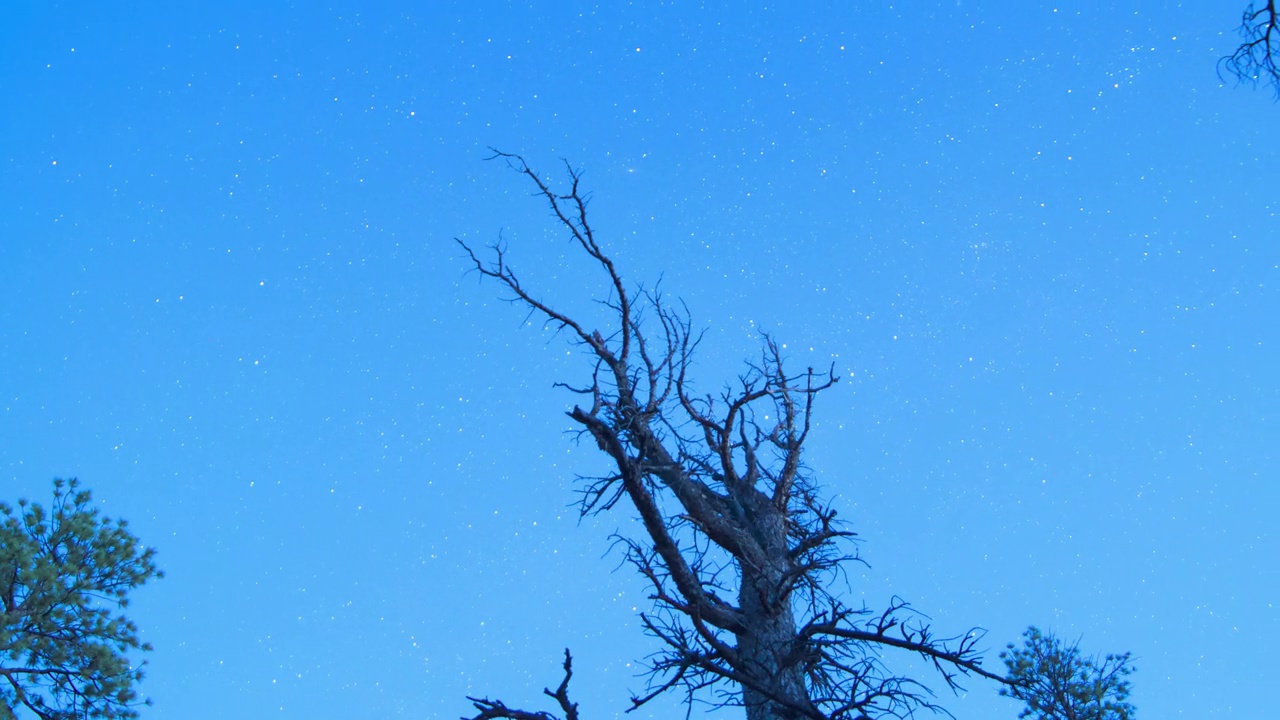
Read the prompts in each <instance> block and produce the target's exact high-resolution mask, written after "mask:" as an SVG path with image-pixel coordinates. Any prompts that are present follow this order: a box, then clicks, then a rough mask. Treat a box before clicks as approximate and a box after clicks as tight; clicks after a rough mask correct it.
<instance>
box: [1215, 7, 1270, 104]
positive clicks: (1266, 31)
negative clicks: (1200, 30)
mask: <svg viewBox="0 0 1280 720" xmlns="http://www.w3.org/2000/svg"><path fill="white" fill-rule="evenodd" d="M1237 32H1238V33H1239V34H1240V38H1241V40H1243V42H1241V43H1240V46H1239V47H1237V48H1236V50H1235V52H1233V53H1231V54H1230V55H1225V56H1223V57H1222V58H1221V59H1219V60H1218V77H1219V78H1222V77H1223V75H1230V76H1232V77H1234V78H1235V79H1236V82H1237V83H1249V84H1250V85H1253V86H1254V87H1257V85H1258V82H1259V81H1262V82H1264V83H1267V84H1270V85H1271V88H1272V90H1274V91H1275V94H1276V98H1277V99H1280V12H1278V11H1277V7H1276V0H1266V2H1264V3H1259V2H1250V3H1249V5H1248V6H1247V7H1245V9H1244V13H1243V14H1242V15H1241V18H1240V27H1239V28H1237Z"/></svg>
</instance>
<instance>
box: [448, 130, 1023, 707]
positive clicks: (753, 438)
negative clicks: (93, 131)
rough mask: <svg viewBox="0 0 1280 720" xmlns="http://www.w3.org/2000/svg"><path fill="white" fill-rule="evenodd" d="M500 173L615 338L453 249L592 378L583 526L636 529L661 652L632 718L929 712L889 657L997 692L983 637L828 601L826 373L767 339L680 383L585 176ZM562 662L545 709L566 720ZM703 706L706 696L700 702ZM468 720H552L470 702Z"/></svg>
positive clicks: (663, 329) (832, 566)
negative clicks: (818, 467)
mask: <svg viewBox="0 0 1280 720" xmlns="http://www.w3.org/2000/svg"><path fill="white" fill-rule="evenodd" d="M490 159H499V160H502V161H503V162H505V163H506V164H507V165H508V166H509V167H510V168H511V169H513V170H514V171H516V172H518V173H520V174H521V175H523V176H524V177H525V178H527V179H528V181H529V182H531V183H532V184H533V186H534V187H535V188H536V193H535V195H537V196H540V197H541V198H542V199H543V200H544V201H545V202H546V203H547V204H548V205H549V207H550V209H551V215H552V217H553V218H554V219H555V221H556V222H557V223H558V224H559V225H560V226H561V227H562V228H563V229H564V230H565V231H567V233H568V234H569V235H570V236H571V238H572V240H573V242H574V243H575V244H576V245H577V246H578V248H579V249H580V250H581V251H582V252H584V253H585V254H586V255H587V256H588V257H589V258H590V259H591V260H592V261H593V264H594V265H595V266H596V267H597V268H598V269H599V271H600V272H601V274H602V275H603V277H604V278H605V279H606V281H607V283H608V286H609V295H608V297H607V298H605V299H603V300H602V302H603V304H604V305H605V306H606V307H607V308H608V310H609V311H610V312H609V314H610V315H611V317H612V325H611V327H607V328H605V329H603V330H600V329H596V328H592V327H588V326H585V325H583V324H582V323H581V322H579V321H578V320H577V319H575V318H574V317H572V316H570V315H569V314H567V313H566V312H564V311H562V310H561V309H559V308H557V307H554V306H552V305H550V304H548V303H546V302H544V301H543V300H541V299H540V298H539V296H538V295H537V294H536V293H535V292H534V291H533V290H531V289H529V288H528V287H526V286H525V285H524V284H523V283H522V282H521V280H520V279H519V277H518V276H517V275H516V273H515V271H514V270H513V269H512V267H511V265H510V263H509V262H508V259H507V250H506V247H505V246H504V245H502V244H501V243H499V244H498V245H496V246H494V247H493V248H491V255H489V257H488V258H487V259H482V258H481V257H480V256H479V255H477V253H476V251H475V250H474V249H473V248H472V247H471V246H469V245H467V244H466V243H464V242H462V241H461V240H459V241H458V242H459V244H460V245H461V246H462V247H463V248H464V250H465V251H466V254H467V257H469V258H470V261H471V263H472V264H473V266H474V268H475V270H476V271H477V272H478V273H480V275H481V276H483V277H485V278H489V279H491V280H493V281H496V282H497V283H498V284H499V285H500V286H501V287H503V288H504V289H505V290H506V292H508V293H510V296H509V299H510V300H511V301H512V302H513V303H515V304H517V305H520V306H523V307H524V308H526V309H527V310H528V311H529V313H530V314H531V315H533V316H539V317H542V318H543V319H544V320H545V321H546V322H547V323H548V324H550V325H552V326H554V327H556V328H557V329H558V330H560V331H563V332H565V333H567V334H568V336H569V338H570V340H571V342H573V343H574V344H576V345H578V346H580V347H582V348H584V349H585V351H586V354H587V355H588V356H589V357H590V358H591V360H592V363H593V370H592V371H591V374H590V377H589V379H588V381H587V382H586V383H585V384H583V385H581V386H578V387H570V386H567V385H562V387H566V388H568V389H569V390H571V391H572V392H574V393H576V394H577V395H578V396H580V397H581V398H582V400H581V402H580V403H579V404H577V405H575V406H574V408H573V410H571V411H570V412H569V413H568V415H569V417H570V418H572V420H573V421H574V422H575V423H577V425H578V426H579V427H580V429H581V434H582V435H585V436H588V437H590V438H591V440H593V441H594V442H595V444H596V445H597V446H598V447H599V449H600V451H601V452H603V453H605V454H606V455H607V456H608V457H609V458H610V460H611V463H610V465H611V471H610V472H609V474H607V475H604V476H602V477H590V478H582V479H581V483H582V484H581V486H580V492H581V498H580V510H581V512H582V513H583V514H584V515H589V514H593V513H600V512H605V511H608V510H611V509H614V508H615V507H618V506H619V505H622V506H624V507H629V508H630V509H631V510H632V511H634V512H635V513H636V514H638V515H639V519H640V520H641V522H642V524H643V527H644V534H643V536H640V537H624V538H620V542H621V545H622V547H623V548H624V549H625V554H626V559H627V560H628V561H629V562H630V564H631V565H632V566H633V567H634V568H635V569H636V570H637V571H638V572H639V573H640V575H641V576H643V577H644V578H645V579H646V580H647V581H648V585H649V587H650V590H651V593H650V598H651V599H652V601H653V608H652V610H651V611H649V612H645V613H642V614H641V616H640V617H641V622H642V625H643V627H644V628H645V630H646V632H647V633H648V634H649V635H651V636H652V637H654V638H656V639H657V640H658V645H659V646H660V649H659V650H658V651H657V652H656V653H655V654H654V655H652V656H651V657H650V658H649V663H648V668H647V670H648V679H649V684H648V687H647V688H646V690H645V692H643V693H641V694H638V695H635V696H633V697H632V700H631V703H632V706H631V709H635V708H638V707H640V706H642V705H644V704H645V703H646V702H648V701H650V700H652V699H653V698H655V697H657V696H658V695H660V694H662V693H665V692H667V691H670V690H683V691H684V692H685V693H687V698H686V699H687V700H688V701H692V699H693V697H694V694H695V693H698V694H699V697H701V698H704V699H706V698H711V700H710V701H711V702H713V703H716V704H719V705H722V706H728V705H740V706H743V707H745V709H746V715H747V718H748V720H782V719H800V718H808V719H811V720H857V719H858V718H862V717H866V716H871V717H897V718H903V717H909V716H911V715H913V714H914V712H915V711H916V710H918V709H921V708H930V709H940V708H939V707H938V706H937V705H935V702H934V695H933V693H932V691H931V690H930V689H929V687H928V686H927V685H925V684H923V683H922V682H920V681H917V680H915V679H913V678H909V677H904V676H902V675H898V674H895V673H894V672H893V671H892V670H891V669H890V668H889V667H888V665H887V661H888V659H889V658H890V657H891V656H892V655H894V654H895V653H908V654H914V655H916V656H918V657H922V658H924V659H925V660H926V661H927V662H928V663H929V664H930V665H932V667H933V668H934V669H935V670H936V671H937V673H938V678H939V679H940V681H941V683H942V684H943V685H945V686H947V687H949V688H951V689H953V690H954V689H957V688H958V687H959V685H958V683H959V682H960V680H961V679H962V678H963V677H964V676H980V677H982V678H986V679H989V680H994V681H997V682H999V683H1004V684H1009V683H1011V681H1009V680H1007V679H1006V678H1004V677H1003V676H1002V675H1000V674H998V673H994V672H991V671H988V670H986V669H984V667H983V666H982V662H981V655H980V653H979V649H978V643H979V642H980V640H981V639H982V637H983V634H984V633H983V631H981V630H978V629H973V630H969V631H966V632H962V633H959V634H955V635H950V636H945V635H941V634H939V633H937V632H935V631H934V629H933V628H932V626H931V625H930V622H929V620H928V618H927V617H926V616H924V615H922V614H920V613H917V612H915V611H914V610H913V609H912V608H911V607H910V605H908V604H907V603H906V602H905V601H903V600H901V599H898V598H894V599H893V600H892V601H890V602H889V603H888V606H887V607H884V608H882V609H878V610H873V609H872V608H869V607H866V606H858V607H855V606H850V605H848V604H846V603H845V601H844V600H842V599H841V598H840V597H839V595H838V594H837V593H836V592H834V590H833V586H834V581H835V580H836V579H837V577H838V575H839V573H840V571H841V568H842V566H843V565H845V564H847V563H850V562H860V558H859V556H858V554H857V549H856V547H855V546H854V545H853V543H852V540H851V538H852V537H853V535H854V533H852V532H850V531H849V530H848V529H847V528H846V527H845V526H844V525H842V524H841V523H840V522H839V521H838V520H837V516H836V511H835V509H833V508H832V507H831V506H830V505H829V504H827V503H826V502H825V501H824V500H823V498H822V496H821V493H820V490H819V488H818V487H817V486H816V485H815V483H814V481H813V478H812V475H811V474H810V472H809V471H808V469H807V468H806V466H805V464H804V462H803V459H802V454H803V450H804V444H805V441H806V440H807V439H808V437H809V432H810V428H811V422H812V418H813V412H814V408H815V403H816V402H817V400H818V396H819V395H821V394H822V393H823V392H825V391H826V390H828V389H830V388H831V387H832V386H833V385H835V384H836V381H837V378H836V376H835V375H834V373H833V369H830V368H829V369H826V370H815V369H814V368H806V369H804V370H800V371H791V370H788V369H787V368H786V363H785V358H784V356H783V353H782V350H781V348H780V346H779V344H778V343H777V342H776V341H774V339H773V338H771V337H768V336H766V337H765V338H764V343H763V351H762V353H761V356H760V359H759V360H757V361H756V362H754V363H750V364H748V365H747V367H746V369H745V371H744V372H743V373H742V374H741V375H740V376H739V377H738V378H737V380H736V381H735V382H734V383H733V384H731V385H730V386H729V387H727V388H726V389H725V390H724V391H722V392H721V393H719V394H715V395H712V394H705V393H702V392H700V391H699V390H698V389H697V388H696V387H695V384H694V382H693V380H692V378H691V377H690V371H691V368H692V360H693V357H694V354H695V351H696V350H697V348H698V344H699V340H700V337H701V336H700V335H699V334H697V333H695V332H694V331H693V330H692V328H691V324H690V321H689V318H688V315H687V313H686V312H685V311H684V309H683V307H682V306H673V305H671V304H668V303H667V302H666V301H664V299H663V298H662V297H661V296H660V295H659V294H657V293H654V292H646V291H643V290H635V289H632V287H630V286H628V285H627V283H625V282H624V281H623V278H622V275H621V274H620V272H619V271H618V269H617V267H616V266H615V265H614V262H613V260H612V259H610V258H609V256H608V255H606V254H605V252H604V250H603V248H602V247H601V245H600V243H599V241H598V240H597V238H596V235H595V232H594V230H593V228H592V226H591V224H590V223H589V221H588V218H587V204H588V203H587V196H586V195H585V194H584V192H583V190H582V189H581V179H582V176H581V173H580V172H578V171H577V170H575V169H574V168H573V167H571V166H568V165H567V164H566V168H567V173H568V188H567V190H565V191H561V190H555V189H552V187H551V185H549V184H548V182H547V181H546V180H544V179H543V177H542V176H541V175H539V174H538V173H537V172H535V171H534V170H533V169H532V168H530V167H529V165H528V164H527V163H526V162H525V160H524V158H522V157H520V156H519V155H512V154H508V153H504V152H498V151H495V153H494V155H493V156H492V157H491V158H490ZM570 675H571V671H570V659H569V656H568V651H566V659H565V679H564V682H563V683H561V685H560V687H559V689H558V690H557V691H556V692H552V691H550V690H547V691H546V692H547V694H548V695H550V696H551V697H554V698H556V700H557V701H558V702H559V704H560V707H561V709H562V711H563V712H564V713H565V720H572V719H573V718H576V716H577V709H576V706H573V705H572V704H571V703H569V701H568V695H567V688H568V682H569V677H570ZM707 691H709V692H707ZM470 699H471V700H472V702H473V703H474V704H475V706H476V709H477V710H479V711H480V713H479V714H478V715H475V716H474V718H475V720H488V719H490V718H514V719H516V720H533V719H537V720H553V719H554V718H556V716H554V715H552V714H550V713H531V712H528V711H523V710H516V709H513V708H509V707H507V706H506V705H504V704H503V703H502V702H500V701H496V700H489V699H486V698H470Z"/></svg>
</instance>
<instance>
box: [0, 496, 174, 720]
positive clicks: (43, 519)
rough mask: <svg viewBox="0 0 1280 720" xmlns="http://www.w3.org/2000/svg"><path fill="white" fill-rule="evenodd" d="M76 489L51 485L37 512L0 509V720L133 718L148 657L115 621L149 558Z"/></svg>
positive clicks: (151, 571)
mask: <svg viewBox="0 0 1280 720" xmlns="http://www.w3.org/2000/svg"><path fill="white" fill-rule="evenodd" d="M91 499H92V496H91V495H90V493H89V491H88V490H85V489H82V488H81V487H80V484H79V482H78V481H76V480H75V479H72V480H69V481H65V480H61V479H59V480H54V483H53V502H52V504H51V505H50V506H49V507H48V508H47V509H46V508H45V507H44V506H42V505H40V504H39V503H33V502H29V501H27V500H25V499H23V500H19V501H18V506H17V508H14V507H13V506H10V505H8V504H6V503H2V502H0V611H3V612H2V613H0V720H9V719H11V718H15V717H17V713H18V712H19V711H21V710H23V709H24V708H25V709H26V710H27V711H30V712H31V713H32V714H33V715H34V716H35V717H37V718H40V719H41V720H73V719H74V720H80V719H81V718H133V717H137V710H136V708H137V706H138V705H139V704H145V703H146V701H144V700H141V699H140V698H139V696H138V694H137V691H136V689H135V686H136V685H137V683H138V682H139V681H140V680H141V679H142V665H145V663H139V664H135V663H134V662H132V661H131V660H130V659H129V657H128V656H127V654H128V653H129V652H130V651H133V650H141V651H148V650H150V649H151V648H150V646H149V645H148V644H147V643H144V642H141V641H140V640H139V638H138V628H137V626H136V625H134V623H133V622H132V621H131V620H129V619H128V618H127V617H125V616H124V614H123V613H121V612H118V611H119V610H123V609H124V608H125V607H126V606H127V605H128V603H129V593H130V591H132V590H133V589H134V588H137V587H139V586H141V585H143V584H144V583H146V582H147V581H148V580H150V579H152V578H158V577H163V573H162V572H161V571H159V570H158V569H156V564H155V550H154V549H152V548H144V547H142V546H141V545H140V544H139V542H138V539H137V538H136V537H134V535H133V534H132V533H130V532H129V530H128V523H127V522H126V521H124V520H111V519H110V518H107V517H104V516H102V515H101V514H100V513H99V512H98V510H97V508H94V507H93V506H92V505H91Z"/></svg>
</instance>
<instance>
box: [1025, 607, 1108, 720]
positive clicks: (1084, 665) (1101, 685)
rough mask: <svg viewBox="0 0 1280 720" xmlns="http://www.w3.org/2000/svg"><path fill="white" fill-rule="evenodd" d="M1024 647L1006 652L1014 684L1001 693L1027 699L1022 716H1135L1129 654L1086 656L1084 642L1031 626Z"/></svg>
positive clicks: (1072, 719) (1093, 719)
mask: <svg viewBox="0 0 1280 720" xmlns="http://www.w3.org/2000/svg"><path fill="white" fill-rule="evenodd" d="M1022 637H1023V645H1022V647H1020V648H1019V647H1015V646H1014V645H1012V644H1010V645H1009V647H1008V649H1006V650H1005V651H1004V652H1002V653H1000V658H1001V659H1002V660H1004V663H1005V667H1006V668H1007V669H1008V671H1009V678H1010V679H1011V680H1013V681H1014V682H1013V684H1010V685H1008V686H1006V687H1003V688H1001V689H1000V694H1001V695H1005V696H1007V697H1012V698H1016V699H1018V700H1022V701H1024V702H1025V703H1026V708H1025V709H1024V710H1023V711H1022V713H1021V714H1019V715H1018V717H1020V718H1032V719H1033V720H1130V718H1132V717H1133V706H1132V705H1130V704H1129V703H1128V702H1127V699H1128V697H1129V681H1128V680H1127V679H1126V678H1128V676H1129V675H1130V674H1131V673H1132V672H1133V666H1131V665H1130V664H1129V659H1130V658H1129V653H1124V654H1123V655H1107V656H1106V657H1104V658H1102V659H1097V658H1091V657H1086V656H1084V655H1083V654H1082V653H1081V652H1080V648H1079V645H1078V644H1076V643H1072V644H1070V645H1068V644H1067V643H1064V642H1062V641H1061V640H1059V639H1057V638H1055V637H1053V636H1051V635H1045V634H1043V633H1041V632H1040V631H1039V630H1038V629H1036V628H1034V627H1033V628H1029V629H1028V630H1027V631H1026V632H1025V633H1023V636H1022Z"/></svg>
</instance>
